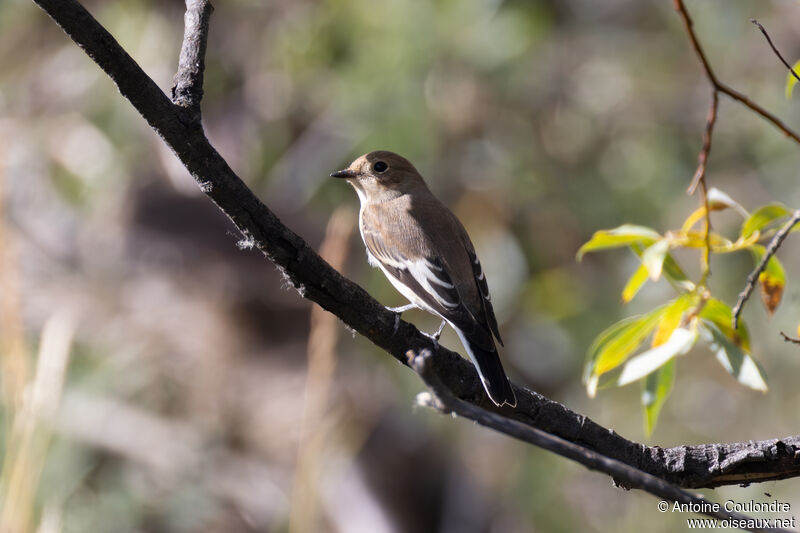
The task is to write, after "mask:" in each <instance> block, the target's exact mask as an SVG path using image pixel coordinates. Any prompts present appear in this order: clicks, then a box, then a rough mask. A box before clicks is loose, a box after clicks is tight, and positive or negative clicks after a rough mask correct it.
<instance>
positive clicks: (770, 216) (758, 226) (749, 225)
mask: <svg viewBox="0 0 800 533" xmlns="http://www.w3.org/2000/svg"><path fill="white" fill-rule="evenodd" d="M791 213H792V212H791V211H790V210H789V208H787V207H786V206H785V205H783V204H779V203H773V204H767V205H764V206H761V207H759V208H758V209H756V210H755V211H753V214H752V215H750V216H749V217H748V218H747V220H745V221H744V222H743V223H742V233H741V234H742V239H747V238H748V237H750V236H751V235H753V234H754V233H755V232H757V231H761V230H762V229H764V228H765V227H766V226H768V225H769V224H770V223H772V222H773V221H775V220H777V219H779V218H783V217H785V216H788V215H790V214H791Z"/></svg>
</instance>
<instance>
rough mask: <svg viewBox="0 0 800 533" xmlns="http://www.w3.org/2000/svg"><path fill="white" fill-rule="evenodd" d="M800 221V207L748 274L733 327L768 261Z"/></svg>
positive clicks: (734, 312)
mask: <svg viewBox="0 0 800 533" xmlns="http://www.w3.org/2000/svg"><path fill="white" fill-rule="evenodd" d="M798 222H800V209H798V210H797V211H795V212H794V215H792V218H790V219H789V221H788V222H787V223H786V224H784V225H783V227H782V228H781V229H780V230H779V231H778V233H776V234H775V236H774V237H773V238H772V240H771V241H770V242H769V245H768V246H767V249H766V251H765V252H764V257H762V258H761V261H759V263H758V265H757V266H756V268H755V269H754V270H753V271H752V272H750V275H749V276H747V284H746V285H745V286H744V289H743V290H742V292H741V293H739V299H738V300H736V305H735V306H734V307H733V320H732V323H733V329H736V328H738V327H739V315H740V314H742V307H744V303H745V302H746V301H747V299H748V298H750V294H752V292H753V288H754V287H755V286H756V282H758V278H759V276H760V275H761V273H762V272H763V271H764V269H765V268H767V263H768V262H769V260H770V258H771V257H772V256H773V255H775V252H777V251H778V248H780V246H781V244H783V240H784V239H786V236H787V235H789V232H790V231H792V228H793V227H794V226H795V224H797V223H798Z"/></svg>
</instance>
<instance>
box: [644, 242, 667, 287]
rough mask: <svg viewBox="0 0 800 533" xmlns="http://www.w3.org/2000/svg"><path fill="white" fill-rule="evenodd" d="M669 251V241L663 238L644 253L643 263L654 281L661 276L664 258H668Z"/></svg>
mask: <svg viewBox="0 0 800 533" xmlns="http://www.w3.org/2000/svg"><path fill="white" fill-rule="evenodd" d="M668 251H669V241H667V240H666V239H662V240H660V241H656V242H655V243H654V244H652V245H651V246H650V247H648V248H647V249H646V250H645V251H644V252H643V253H642V264H643V265H644V267H645V268H646V269H647V273H648V274H649V275H650V279H652V280H653V281H657V280H658V278H660V277H661V271H662V269H663V268H664V259H666V257H667V252H668Z"/></svg>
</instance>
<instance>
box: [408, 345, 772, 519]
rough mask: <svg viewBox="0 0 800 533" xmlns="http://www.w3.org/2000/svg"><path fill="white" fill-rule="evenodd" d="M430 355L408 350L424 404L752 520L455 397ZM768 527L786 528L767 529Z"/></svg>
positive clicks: (633, 483) (662, 492)
mask: <svg viewBox="0 0 800 533" xmlns="http://www.w3.org/2000/svg"><path fill="white" fill-rule="evenodd" d="M431 357H432V354H431V352H430V351H429V350H423V351H422V352H421V353H419V354H415V353H414V352H409V353H408V359H409V364H410V365H411V367H412V368H413V369H414V370H415V371H416V372H417V374H419V375H420V377H421V378H422V380H423V381H424V382H425V384H426V385H428V387H429V388H430V389H431V391H433V393H434V395H435V397H430V398H428V399H426V400H424V401H423V403H424V404H425V405H426V406H428V407H432V408H433V409H436V410H437V411H440V412H442V413H445V414H450V413H454V414H456V415H458V416H461V417H463V418H467V419H469V420H473V421H475V422H477V423H478V424H480V425H482V426H484V427H488V428H491V429H493V430H495V431H498V432H500V433H505V434H506V435H509V436H511V437H514V438H515V439H519V440H521V441H524V442H527V443H529V444H533V445H534V446H538V447H539V448H542V449H544V450H547V451H549V452H552V453H554V454H556V455H560V456H561V457H566V458H567V459H571V460H572V461H575V462H577V463H580V464H582V465H583V466H585V467H586V468H588V469H589V470H598V471H600V472H604V473H606V474H608V475H610V476H612V477H613V478H614V482H615V483H616V484H617V485H618V486H621V487H623V488H625V489H626V490H629V489H641V490H644V491H645V492H649V493H650V494H652V495H653V496H657V497H659V498H662V499H665V500H670V501H673V502H678V503H683V504H689V505H692V506H696V507H694V508H696V509H701V511H700V513H701V514H704V515H707V516H710V517H712V518H718V519H720V520H725V519H729V520H735V521H739V522H747V521H749V520H752V519H751V518H750V517H748V516H745V515H742V514H739V513H729V512H727V511H725V510H723V509H720V508H719V506H718V505H717V506H714V504H713V503H712V502H710V501H709V500H706V499H705V498H702V497H700V496H695V495H693V494H689V493H688V492H686V491H684V490H681V489H679V488H678V487H676V486H675V485H672V484H671V483H668V482H666V481H664V480H663V479H661V478H657V477H655V476H653V475H651V474H648V473H646V472H642V471H641V470H639V469H638V468H633V467H631V466H629V465H627V464H625V463H622V462H620V461H617V460H615V459H610V458H608V457H604V456H602V455H599V454H598V453H597V452H594V451H592V450H589V449H587V448H584V447H583V446H580V445H578V444H575V443H573V442H569V441H567V440H564V439H562V438H560V437H556V436H555V435H551V434H550V433H546V432H544V431H541V430H539V429H536V428H532V427H530V426H526V425H524V424H521V423H519V422H517V421H515V420H509V419H508V418H506V417H503V416H500V415H498V414H495V413H491V412H489V411H487V410H485V409H481V408H480V407H477V406H475V405H473V404H470V403H467V402H465V401H463V400H459V399H458V398H456V397H455V396H453V394H452V393H451V392H450V390H449V389H448V388H447V387H446V386H445V385H444V384H443V383H442V382H441V381H440V380H439V377H438V376H437V375H436V373H435V372H433V371H432V370H431V368H430V364H429V362H430V360H431ZM715 509H716V510H715ZM742 529H745V530H747V531H766V530H764V529H757V528H749V527H742ZM769 531H786V530H782V529H771V530H769Z"/></svg>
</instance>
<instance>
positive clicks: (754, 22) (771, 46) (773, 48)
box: [750, 19, 800, 81]
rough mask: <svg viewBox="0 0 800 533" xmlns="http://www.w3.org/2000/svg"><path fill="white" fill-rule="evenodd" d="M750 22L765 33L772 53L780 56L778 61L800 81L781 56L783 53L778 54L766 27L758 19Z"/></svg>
mask: <svg viewBox="0 0 800 533" xmlns="http://www.w3.org/2000/svg"><path fill="white" fill-rule="evenodd" d="M750 22H752V23H753V24H755V25H756V26H758V29H759V30H761V33H763V34H764V37H766V38H767V43H769V47H770V48H772V51H773V52H775V55H776V56H778V59H780V60H781V63H783V65H784V66H785V67H786V68H788V69H789V72H791V73H792V76H794V77H795V78H796V79H797V81H800V76H798V75H797V72H795V71H794V69H793V68H792V66H791V65H790V64H789V63H787V62H786V60H785V59H784V58H783V56H782V55H781V53H780V52H778V49H777V48H775V45H774V44H772V39H770V38H769V33H767V30H765V29H764V26H762V25H761V23H760V22H758V21H757V20H756V19H750Z"/></svg>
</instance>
